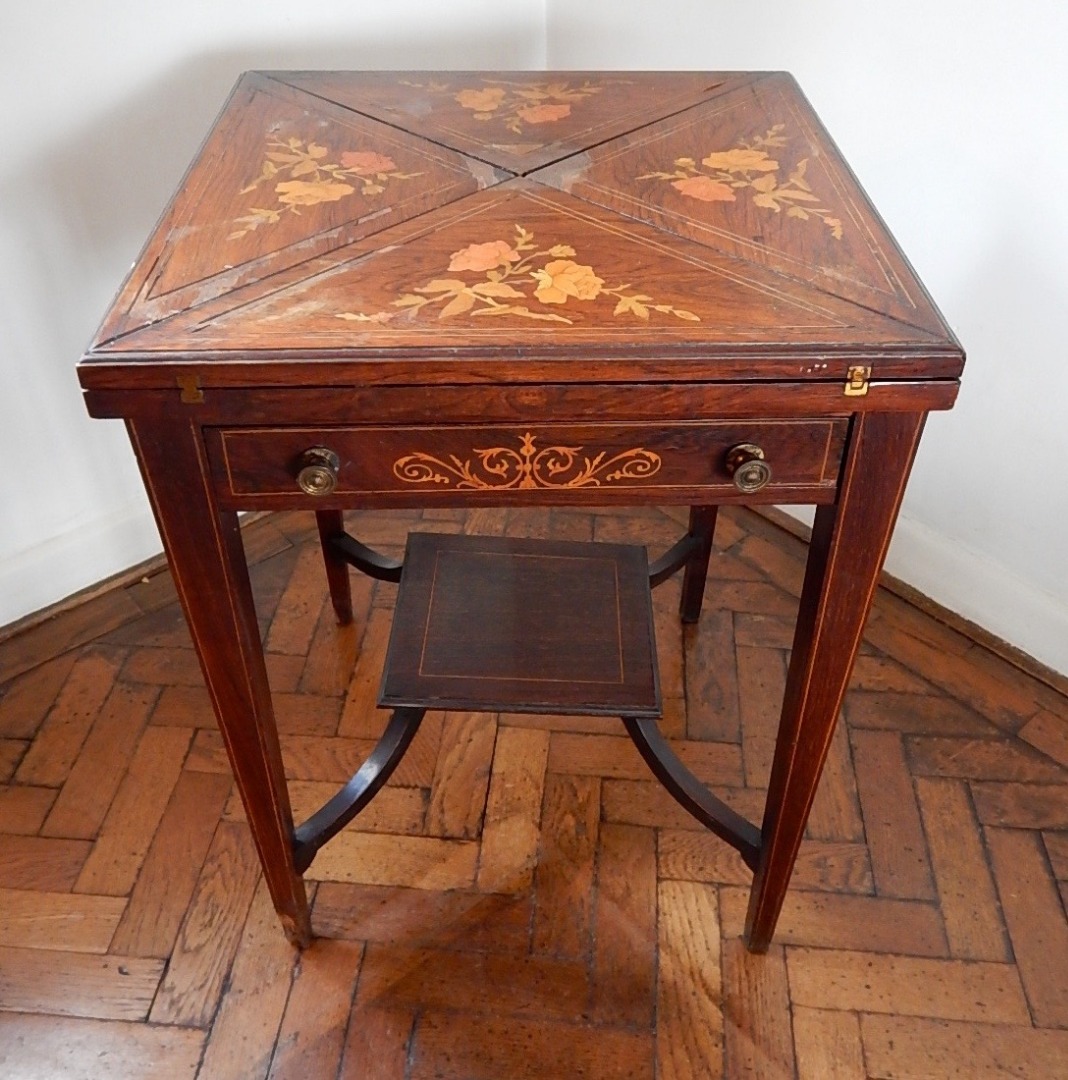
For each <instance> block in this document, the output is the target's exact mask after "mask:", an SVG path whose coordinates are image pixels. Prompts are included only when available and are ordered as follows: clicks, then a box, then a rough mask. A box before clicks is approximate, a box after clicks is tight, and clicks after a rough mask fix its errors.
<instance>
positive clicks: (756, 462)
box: [726, 443, 771, 495]
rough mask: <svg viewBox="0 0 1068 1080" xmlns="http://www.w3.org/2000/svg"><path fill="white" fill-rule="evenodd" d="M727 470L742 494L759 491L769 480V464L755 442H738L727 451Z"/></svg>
mask: <svg viewBox="0 0 1068 1080" xmlns="http://www.w3.org/2000/svg"><path fill="white" fill-rule="evenodd" d="M726 464H727V472H729V473H730V474H731V476H732V477H733V478H734V486H735V487H736V488H737V489H738V490H739V491H740V492H742V493H743V494H745V495H749V494H751V493H752V492H754V491H759V490H760V489H761V488H762V487H764V486H766V485H767V483H768V482H769V481H770V480H771V466H770V465H769V464H768V463H767V462H766V461H765V460H764V451H763V450H762V449H761V448H760V447H759V446H757V445H756V443H739V444H738V445H737V446H732V447H731V448H730V450H728V451H727V463H726Z"/></svg>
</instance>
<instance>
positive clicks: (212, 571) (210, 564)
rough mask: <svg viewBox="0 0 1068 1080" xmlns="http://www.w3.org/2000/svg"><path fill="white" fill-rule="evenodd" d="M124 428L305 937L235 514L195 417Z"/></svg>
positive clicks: (284, 899) (304, 903)
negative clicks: (225, 505) (214, 477)
mask: <svg viewBox="0 0 1068 1080" xmlns="http://www.w3.org/2000/svg"><path fill="white" fill-rule="evenodd" d="M128 427H129V431H130V438H131V439H132V441H133V444H134V449H135V450H136V452H137V458H138V461H139V463H140V465H141V471H142V474H143V476H144V480H145V486H146V487H147V489H148V493H149V498H150V500H151V502H152V507H153V511H154V512H155V515H156V522H157V524H158V525H159V530H160V536H161V537H162V539H163V546H164V549H165V550H166V553H167V558H168V560H169V562H170V566H171V573H172V574H173V575H174V583H175V586H176V588H177V590H178V596H179V599H180V600H181V603H182V608H183V609H184V611H185V617H186V621H187V622H188V624H189V630H190V633H191V634H192V638H193V645H194V647H195V648H196V651H197V655H198V657H199V658H200V664H201V667H202V668H203V671H204V678H205V681H206V683H207V686H208V691H209V693H210V695H211V700H212V704H213V705H214V707H215V713H216V716H217V717H218V720H219V730H220V731H221V732H222V737H223V742H224V743H225V745H226V752H227V754H228V756H229V758H230V764H231V766H232V768H233V770H234V777H235V778H236V780H237V787H238V791H239V792H240V794H241V800H242V802H243V803H244V804H245V811H246V813H247V815H248V823H249V827H250V829H251V830H252V838H253V840H254V842H255V844H256V849H257V851H258V853H259V857H260V863H261V864H262V866H263V872H264V876H265V877H266V880H267V886H268V889H269V890H270V893H271V899H272V900H273V901H274V906H275V910H276V911H277V912H278V916H279V918H280V919H281V922H282V926H283V928H284V930H285V933H286V936H287V937H288V938H289V940H290V941H291V942H293V944H295V945H299V946H304V945H307V944H308V943H309V942H310V941H311V919H310V916H309V912H308V899H307V894H306V893H305V890H304V882H303V880H302V879H301V877H300V875H299V874H298V873H297V871H296V866H295V863H294V851H293V814H292V811H291V809H290V805H289V794H288V791H287V789H286V783H285V775H284V772H283V768H282V755H281V748H280V746H279V743H278V729H277V727H276V725H275V720H274V713H273V709H272V705H271V692H270V687H269V686H268V683H267V669H266V666H265V663H264V658H263V649H262V646H261V644H260V635H259V626H258V624H257V622H256V610H255V606H254V604H253V598H252V588H251V585H250V583H249V577H248V566H247V564H246V562H245V553H244V549H243V547H242V543H241V534H240V531H239V527H238V521H237V514H236V513H234V512H233V511H223V510H220V509H219V506H218V504H217V502H216V500H215V496H214V492H213V489H212V484H211V477H210V474H209V470H208V464H207V460H206V458H205V454H204V447H203V443H202V439H201V432H200V429H199V427H198V426H197V425H196V424H194V423H181V422H177V423H162V422H159V421H146V422H143V423H142V422H139V421H130V422H129V423H128Z"/></svg>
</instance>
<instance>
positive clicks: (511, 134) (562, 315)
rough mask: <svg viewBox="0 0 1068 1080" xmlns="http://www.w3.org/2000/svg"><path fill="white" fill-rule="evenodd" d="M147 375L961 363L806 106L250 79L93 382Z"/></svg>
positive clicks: (398, 375)
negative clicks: (116, 371) (127, 368)
mask: <svg viewBox="0 0 1068 1080" xmlns="http://www.w3.org/2000/svg"><path fill="white" fill-rule="evenodd" d="M127 359H130V360H133V361H134V362H135V363H136V365H137V367H138V371H139V379H140V380H141V382H142V385H144V386H152V385H156V386H173V385H175V379H176V378H178V377H179V375H180V377H181V378H183V379H186V380H187V381H188V380H190V379H191V380H193V381H194V382H195V383H196V386H197V387H202V386H209V385H216V386H254V385H260V384H262V383H263V381H264V380H266V382H268V383H270V382H271V381H272V380H273V379H274V378H275V377H276V375H275V373H278V375H277V377H281V378H284V379H285V381H286V382H287V383H292V381H293V380H294V379H296V378H303V377H304V376H298V375H297V373H296V371H297V369H296V368H292V367H290V368H286V369H285V370H284V372H283V368H282V362H287V363H288V362H289V361H299V363H300V364H306V365H322V364H326V365H329V366H331V368H332V369H333V370H340V368H339V365H353V364H355V365H363V366H367V365H370V370H372V371H373V372H374V375H373V376H372V378H373V380H375V381H383V380H384V381H389V382H394V383H404V382H406V381H409V380H411V379H416V380H419V381H427V380H428V381H430V382H455V383H471V382H485V381H494V380H498V379H500V380H514V379H515V378H516V375H517V371H522V372H524V376H523V377H524V378H529V379H537V378H539V377H542V376H541V375H540V374H539V372H544V371H545V370H546V369H544V368H540V369H538V368H537V365H538V364H544V363H552V365H553V372H552V378H553V379H554V380H555V381H557V382H562V383H568V382H583V381H586V380H588V379H589V378H590V367H589V365H590V364H591V363H595V362H596V363H598V364H599V367H598V371H597V378H599V379H608V380H610V381H620V382H624V381H643V380H645V379H647V378H648V376H649V372H650V368H649V364H650V363H653V364H654V365H655V369H656V370H655V375H656V378H658V379H659V378H671V377H673V376H674V377H677V378H680V379H699V380H700V379H711V380H717V379H721V378H724V377H738V376H739V375H741V376H743V377H746V378H748V377H753V378H758V379H760V378H775V377H786V378H791V379H800V380H806V379H807V380H825V381H830V380H835V381H838V380H842V379H845V378H846V377H847V374H848V370H849V368H850V367H851V366H854V365H857V364H858V363H859V364H860V365H861V366H862V367H864V368H872V369H874V370H875V371H876V373H877V375H878V376H880V377H888V378H892V377H900V378H906V377H908V378H911V377H916V376H917V375H919V376H925V375H930V376H934V377H950V378H951V377H954V376H955V375H956V374H957V373H959V370H960V364H961V359H960V350H959V347H958V346H957V345H956V343H955V342H954V341H953V339H952V335H951V334H950V333H949V332H948V330H947V329H946V327H945V324H944V323H943V321H942V320H941V317H940V316H939V314H938V313H937V311H936V310H935V309H934V307H933V305H932V304H931V303H930V301H929V300H928V298H927V296H926V293H925V292H924V290H923V287H922V286H921V285H920V283H919V282H918V281H917V280H916V278H915V276H914V275H913V274H912V272H911V270H910V269H909V267H908V265H907V263H906V262H905V260H904V258H903V257H902V255H901V253H900V252H899V250H898V248H897V246H896V244H895V243H894V241H893V239H892V237H891V236H890V235H889V233H888V232H887V231H886V229H885V227H884V226H883V225H882V223H881V222H880V221H879V219H878V217H877V215H876V214H875V212H874V211H873V209H872V208H871V206H870V203H869V202H868V200H867V198H866V196H865V195H864V193H863V191H862V190H861V189H860V187H859V186H858V185H857V183H856V181H855V180H854V179H853V177H852V174H851V173H850V171H849V169H848V167H847V166H846V165H845V163H844V162H843V161H842V159H841V157H840V156H839V154H838V152H837V150H836V149H835V147H834V145H833V143H832V142H831V141H830V139H829V138H828V137H827V135H826V133H825V132H824V130H823V128H822V126H821V125H820V122H819V120H818V119H817V117H816V116H815V114H814V113H813V112H812V109H811V107H810V106H809V105H808V103H807V102H806V101H805V99H804V97H803V96H802V94H801V93H800V91H799V90H798V88H797V86H796V84H795V83H794V82H793V80H792V79H791V78H790V77H789V76H786V75H781V74H753V73H744V72H743V73H694V72H670V73H650V72H587V73H582V72H578V73H576V72H551V73H544V72H541V73H538V72H535V73H531V72H518V73H515V72H512V73H504V72H448V73H426V72H378V73H351V72H273V73H251V74H248V75H246V76H244V77H242V79H241V80H240V82H239V83H238V85H237V87H236V88H235V90H234V93H233V95H232V97H231V99H230V101H229V103H228V105H227V106H226V108H225V109H224V110H223V112H222V114H221V115H220V118H219V120H218V121H217V123H216V126H215V128H214V129H213V131H212V132H211V133H210V134H209V136H208V138H207V140H206V142H205V144H204V148H203V150H202V151H201V154H200V156H199V157H198V159H197V160H196V161H195V162H194V163H193V165H192V167H191V169H190V171H189V173H188V175H187V177H186V179H185V181H184V183H183V185H182V187H181V189H180V191H179V193H178V194H177V195H176V196H175V198H174V200H173V202H172V204H171V206H170V207H169V208H168V210H167V211H166V212H165V214H164V216H163V218H162V220H161V223H160V225H159V226H158V227H157V230H156V232H155V233H154V234H153V236H152V237H151V238H150V240H149V242H148V244H147V246H146V248H145V251H144V253H143V254H142V256H141V258H140V259H139V260H138V262H137V264H136V265H135V266H134V269H133V271H132V272H131V274H130V277H129V278H128V280H127V282H126V284H125V286H124V288H123V290H122V291H121V292H120V294H119V297H118V299H117V300H116V302H115V304H114V305H113V307H112V309H111V311H110V312H109V314H108V316H107V318H106V319H105V322H104V325H103V327H102V329H101V331H100V332H99V334H98V336H97V338H96V340H95V342H94V344H93V346H92V348H91V349H90V352H89V353H88V355H87V356H86V358H85V363H84V364H83V371H82V378H83V383H84V384H85V385H87V386H88V385H91V384H92V383H93V382H94V380H95V379H97V378H99V379H100V380H102V381H101V382H98V383H97V385H98V386H103V385H105V384H106V382H107V379H108V374H107V373H108V369H109V365H114V364H118V363H123V362H124V361H125V360H127ZM175 364H179V365H181V371H180V372H176V369H175ZM517 365H519V366H518V367H517ZM308 370H309V371H310V370H311V369H310V368H309V369H308ZM346 370H347V371H350V372H351V371H354V370H356V369H355V368H352V367H349V368H346ZM361 370H362V369H361ZM364 375H366V372H364V374H361V375H360V378H363V377H364ZM315 378H316V379H318V378H319V376H315ZM190 385H192V384H190ZM190 393H192V394H193V396H194V397H195V390H194V391H190Z"/></svg>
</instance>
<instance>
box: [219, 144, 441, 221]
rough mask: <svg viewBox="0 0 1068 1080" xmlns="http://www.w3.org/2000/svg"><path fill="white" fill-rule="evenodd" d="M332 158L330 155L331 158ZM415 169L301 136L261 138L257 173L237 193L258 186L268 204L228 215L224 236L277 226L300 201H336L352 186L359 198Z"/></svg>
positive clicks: (380, 190)
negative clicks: (267, 192)
mask: <svg viewBox="0 0 1068 1080" xmlns="http://www.w3.org/2000/svg"><path fill="white" fill-rule="evenodd" d="M335 159H336V160H335ZM421 175H422V174H421V173H404V172H399V171H398V170H397V164H396V162H395V161H394V160H393V159H392V158H391V157H389V156H388V155H386V154H380V153H378V152H377V151H375V150H346V151H343V152H342V153H341V154H340V156H338V155H337V154H335V152H334V151H332V150H330V149H329V148H328V147H326V146H322V145H321V144H319V143H317V142H309V143H305V142H304V141H303V140H301V139H296V138H291V139H285V140H283V139H279V138H275V137H273V136H272V137H271V138H270V139H268V140H267V151H266V152H265V154H264V159H263V166H262V168H261V170H260V175H259V176H258V177H257V178H256V179H255V180H253V181H252V183H251V184H249V185H248V186H247V187H244V188H242V189H241V194H242V195H249V194H251V193H252V192H253V191H256V190H257V189H258V188H260V187H262V186H263V185H271V186H272V187H273V189H274V205H273V206H270V205H267V206H252V207H249V212H248V213H247V214H244V215H243V216H241V217H239V218H235V219H234V222H233V223H234V225H236V226H238V228H236V229H235V230H234V231H233V232H232V233H230V236H229V237H228V239H230V240H237V239H238V238H240V237H242V236H245V235H246V234H247V233H250V232H253V231H254V230H255V229H258V228H259V227H260V226H261V225H277V224H278V222H279V221H281V220H282V215H283V214H284V213H291V214H299V213H300V208H301V207H302V206H316V205H318V204H319V203H325V202H338V201H339V200H341V199H346V198H348V197H349V196H350V195H355V194H356V193H357V191H359V194H361V195H362V196H364V197H365V198H373V197H374V196H376V195H381V194H382V193H383V192H384V191H385V190H386V186H387V185H388V184H389V183H390V181H392V180H410V179H412V177H414V176H421Z"/></svg>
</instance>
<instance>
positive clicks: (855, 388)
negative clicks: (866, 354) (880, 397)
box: [845, 364, 871, 397]
mask: <svg viewBox="0 0 1068 1080" xmlns="http://www.w3.org/2000/svg"><path fill="white" fill-rule="evenodd" d="M870 379H871V365H870V364H850V366H849V370H848V371H847V372H846V383H845V396H846V397H864V395H865V394H866V393H867V392H868V384H869V381H870Z"/></svg>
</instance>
